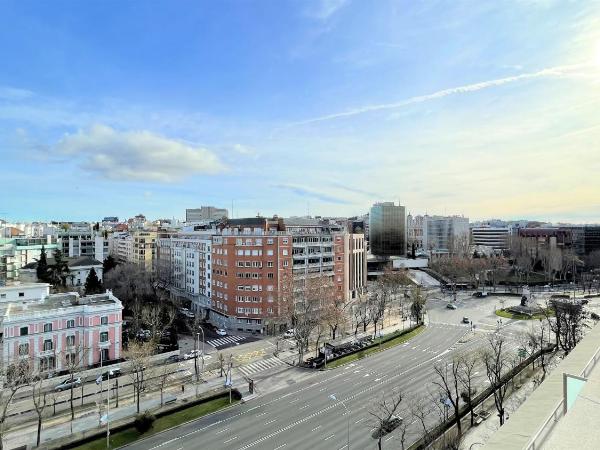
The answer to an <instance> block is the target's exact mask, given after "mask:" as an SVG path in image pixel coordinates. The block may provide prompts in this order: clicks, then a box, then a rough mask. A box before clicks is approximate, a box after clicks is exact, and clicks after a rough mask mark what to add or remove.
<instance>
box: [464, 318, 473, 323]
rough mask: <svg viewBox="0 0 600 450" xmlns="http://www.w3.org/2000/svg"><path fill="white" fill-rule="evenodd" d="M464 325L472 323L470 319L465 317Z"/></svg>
mask: <svg viewBox="0 0 600 450" xmlns="http://www.w3.org/2000/svg"><path fill="white" fill-rule="evenodd" d="M462 323H471V321H470V320H469V318H468V317H463V320H462Z"/></svg>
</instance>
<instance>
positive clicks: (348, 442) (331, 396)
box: [329, 394, 350, 450]
mask: <svg viewBox="0 0 600 450" xmlns="http://www.w3.org/2000/svg"><path fill="white" fill-rule="evenodd" d="M329 398H330V399H331V400H333V401H334V402H338V403H341V404H342V406H343V407H344V409H345V410H346V414H347V415H348V438H347V443H346V448H347V449H348V450H350V410H349V409H348V407H347V406H346V404H345V403H344V401H343V400H338V399H337V397H336V396H335V394H330V395H329Z"/></svg>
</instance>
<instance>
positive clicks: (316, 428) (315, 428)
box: [310, 425, 321, 431]
mask: <svg viewBox="0 0 600 450" xmlns="http://www.w3.org/2000/svg"><path fill="white" fill-rule="evenodd" d="M319 428H321V425H317V426H316V427H314V428H313V429H312V430H310V431H316V430H318V429H319Z"/></svg>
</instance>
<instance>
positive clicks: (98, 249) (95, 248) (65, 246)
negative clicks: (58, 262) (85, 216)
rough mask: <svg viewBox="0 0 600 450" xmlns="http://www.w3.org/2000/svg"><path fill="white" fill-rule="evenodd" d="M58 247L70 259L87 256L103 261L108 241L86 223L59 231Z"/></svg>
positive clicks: (107, 248)
mask: <svg viewBox="0 0 600 450" xmlns="http://www.w3.org/2000/svg"><path fill="white" fill-rule="evenodd" d="M58 245H59V248H60V249H61V250H62V252H63V254H64V255H65V256H69V257H72V258H79V257H80V256H89V257H91V258H95V259H97V260H98V261H104V260H105V259H106V257H107V256H108V254H109V242H108V239H107V238H105V237H104V235H103V233H102V232H101V231H95V230H94V229H93V227H92V225H90V224H87V223H83V224H74V225H72V226H71V227H70V228H69V229H67V230H61V231H59V232H58Z"/></svg>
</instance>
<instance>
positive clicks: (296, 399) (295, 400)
mask: <svg viewBox="0 0 600 450" xmlns="http://www.w3.org/2000/svg"><path fill="white" fill-rule="evenodd" d="M298 400H300V398H299V397H297V398H295V399H294V400H292V401H291V402H290V404H292V403H296V402H297V401H298Z"/></svg>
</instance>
